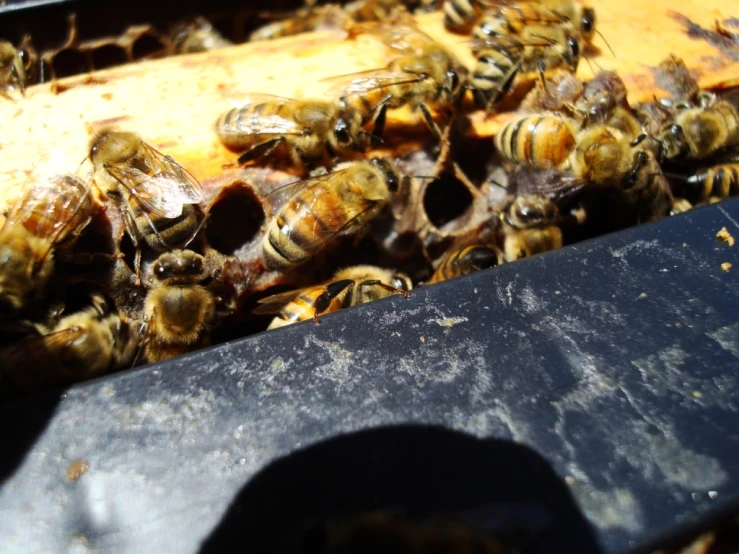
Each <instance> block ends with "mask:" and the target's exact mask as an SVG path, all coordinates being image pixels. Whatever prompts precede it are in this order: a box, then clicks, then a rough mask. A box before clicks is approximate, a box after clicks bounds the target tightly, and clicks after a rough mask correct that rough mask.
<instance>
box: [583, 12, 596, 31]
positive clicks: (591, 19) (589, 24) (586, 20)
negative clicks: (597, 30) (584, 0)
mask: <svg viewBox="0 0 739 554" xmlns="http://www.w3.org/2000/svg"><path fill="white" fill-rule="evenodd" d="M594 26H595V10H593V9H591V8H587V9H584V10H583V12H582V30H583V31H584V32H585V33H590V32H592V30H593V27H594Z"/></svg>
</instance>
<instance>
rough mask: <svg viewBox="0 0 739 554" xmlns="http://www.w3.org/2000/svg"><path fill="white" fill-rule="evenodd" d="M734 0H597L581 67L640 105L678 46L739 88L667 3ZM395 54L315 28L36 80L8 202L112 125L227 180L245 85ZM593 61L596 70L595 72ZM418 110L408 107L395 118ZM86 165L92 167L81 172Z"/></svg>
mask: <svg viewBox="0 0 739 554" xmlns="http://www.w3.org/2000/svg"><path fill="white" fill-rule="evenodd" d="M730 4H731V3H728V2H723V3H722V2H719V1H718V0H705V1H701V2H699V1H697V0H684V1H683V2H680V3H679V4H678V3H675V2H674V0H649V1H648V2H644V1H637V0H628V1H625V0H601V1H599V2H597V3H595V7H596V9H597V13H598V29H599V30H600V32H601V33H602V35H603V37H605V39H606V40H607V41H608V43H609V44H610V47H611V48H612V49H613V51H614V52H615V56H614V55H613V54H611V53H610V51H609V50H608V48H607V47H606V46H605V44H604V42H603V39H602V38H601V37H597V38H596V40H595V42H594V45H595V47H596V48H597V49H598V50H599V51H600V52H599V53H597V54H596V55H594V56H592V58H591V59H590V62H591V63H590V64H588V63H587V62H586V63H581V65H580V70H579V75H580V76H581V77H583V78H589V77H591V76H592V75H593V70H597V67H596V64H597V66H600V67H602V68H605V69H617V70H618V71H619V72H620V73H621V75H622V77H623V79H624V81H625V82H626V84H627V86H628V88H629V94H630V100H631V101H632V102H636V101H644V100H649V99H651V98H652V96H653V95H654V94H655V93H658V92H659V91H656V90H655V87H654V82H653V78H652V74H651V71H650V66H654V65H656V64H657V63H659V61H660V60H662V59H663V58H664V57H665V56H667V55H668V54H670V53H672V52H674V53H675V54H677V55H679V56H680V57H682V58H683V59H684V60H685V62H686V64H687V65H688V67H689V68H691V69H693V70H694V71H696V73H697V74H698V76H699V80H700V83H701V86H703V87H705V88H713V87H732V86H736V85H739V63H738V62H736V61H731V60H730V59H729V57H728V56H727V55H726V54H725V53H724V52H722V51H720V50H719V49H717V48H715V47H713V46H711V45H710V44H708V43H707V42H705V41H703V40H695V39H691V38H690V37H688V36H687V34H686V32H685V29H684V27H683V25H682V24H681V23H680V22H679V21H677V20H676V19H674V18H673V17H671V16H670V10H674V9H676V7H677V8H678V9H679V11H680V13H681V14H683V15H685V16H687V17H688V18H690V19H691V20H693V21H694V22H696V23H698V24H700V25H702V26H704V27H709V28H710V27H712V26H713V24H714V21H715V20H721V19H725V18H728V17H731V16H737V15H739V14H737V13H730V12H729V10H730V9H731V6H730ZM417 20H418V23H419V26H420V27H421V29H422V30H424V31H426V32H427V33H428V34H430V35H431V36H433V37H434V38H435V39H437V40H439V41H440V42H442V43H443V44H445V45H446V46H448V47H449V48H450V49H452V50H453V51H454V52H455V53H457V54H458V55H459V57H460V58H461V59H462V61H463V62H464V63H466V64H468V65H471V64H472V61H473V60H472V57H471V55H470V54H469V52H468V46H467V44H466V40H465V37H461V36H459V35H453V34H450V33H447V32H446V31H445V30H444V28H443V25H442V18H441V14H439V13H434V14H428V15H423V16H419V17H417ZM391 56H392V53H391V52H389V51H388V49H387V48H385V47H384V46H383V45H382V44H381V43H379V42H378V41H377V40H376V39H374V38H372V37H370V36H360V37H358V38H356V39H355V40H347V39H345V38H344V35H343V33H341V32H319V33H312V34H307V35H302V36H298V37H288V38H285V39H280V40H276V41H269V42H261V43H247V44H244V45H240V46H235V47H231V48H227V49H223V50H219V51H214V52H209V53H204V54H193V55H188V56H181V57H173V58H166V59H161V60H153V61H147V62H142V63H138V64H132V65H126V66H122V67H119V68H113V69H110V70H106V71H100V72H96V73H95V74H94V78H92V79H91V78H90V76H88V77H73V78H69V79H65V80H63V81H61V82H59V84H60V85H61V88H62V89H66V90H64V91H63V92H60V93H56V94H55V92H54V90H53V87H52V86H50V85H49V84H41V85H37V86H34V87H30V89H29V90H28V91H27V95H26V97H25V98H21V99H18V100H16V101H10V100H5V99H1V98H0V120H1V121H2V122H3V134H2V138H1V139H0V209H4V208H6V207H7V205H8V203H9V202H10V201H12V199H13V198H15V197H16V195H17V192H18V189H19V187H20V186H22V185H23V184H24V183H25V182H27V180H28V179H29V176H31V175H36V174H40V173H43V172H51V171H54V172H74V171H76V170H77V169H78V168H79V166H80V163H81V162H82V160H83V159H84V158H85V155H86V151H87V143H88V141H89V137H90V135H91V134H92V133H93V132H94V131H95V130H97V129H98V128H100V127H102V126H106V125H117V126H119V127H120V128H124V129H129V130H133V131H136V132H138V133H139V134H141V135H142V137H144V139H145V140H147V141H148V142H149V143H151V144H152V145H153V146H155V147H156V148H158V149H160V150H161V151H163V152H165V153H167V154H170V155H172V156H173V157H174V158H175V159H176V160H178V161H179V162H180V163H181V164H182V165H184V166H185V167H186V168H187V169H189V170H190V171H191V172H192V173H193V174H194V175H195V176H196V177H197V178H198V179H201V180H207V179H210V178H213V177H215V176H217V175H219V174H220V173H221V172H222V171H223V170H222V166H223V164H226V163H229V162H232V161H233V160H234V159H235V157H236V156H235V154H233V153H232V152H229V151H228V150H226V149H225V148H224V147H222V146H221V145H220V143H219V142H218V139H217V137H216V135H215V133H214V131H213V124H214V122H215V120H216V119H217V117H218V116H219V115H220V114H221V113H222V112H223V111H225V110H228V109H229V108H230V107H231V106H232V104H231V103H230V102H229V98H234V97H238V96H239V95H240V94H245V93H247V92H264V93H269V94H277V95H280V96H288V97H310V96H314V97H321V96H322V95H323V93H324V91H325V89H326V88H327V86H326V85H327V84H326V83H325V82H322V81H321V79H324V78H327V77H331V76H334V75H337V74H346V73H352V72H355V71H361V70H365V69H371V68H376V67H383V66H384V65H386V64H387V62H388V61H389V59H390V58H391ZM591 66H592V69H591ZM408 117H413V116H412V115H411V116H409V114H405V113H403V112H402V111H399V112H394V113H392V114H390V120H391V122H392V121H393V120H395V121H396V123H397V122H404V121H405V118H408ZM506 118H507V116H506V114H500V115H497V116H495V117H485V114H482V113H476V114H473V117H472V119H473V122H474V133H475V134H477V135H479V136H492V134H494V133H495V131H496V129H497V128H498V127H499V125H500V123H501V121H504V120H505V119H506ZM80 171H81V172H84V171H85V170H84V168H82V169H80Z"/></svg>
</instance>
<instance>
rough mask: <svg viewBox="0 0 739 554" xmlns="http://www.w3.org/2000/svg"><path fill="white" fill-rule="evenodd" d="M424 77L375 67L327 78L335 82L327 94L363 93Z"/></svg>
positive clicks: (348, 94)
mask: <svg viewBox="0 0 739 554" xmlns="http://www.w3.org/2000/svg"><path fill="white" fill-rule="evenodd" d="M423 78H424V77H423V76H422V75H414V74H412V73H407V72H405V71H391V70H389V69H373V70H369V71H363V72H360V73H354V74H350V75H341V76H339V77H332V78H331V79H326V81H328V82H333V85H332V86H331V87H330V88H329V89H328V90H327V91H326V93H325V94H327V95H328V96H336V97H343V96H355V95H362V94H367V93H368V92H371V91H373V90H379V89H384V88H387V87H391V86H393V85H402V84H408V83H417V82H419V81H421V80H423Z"/></svg>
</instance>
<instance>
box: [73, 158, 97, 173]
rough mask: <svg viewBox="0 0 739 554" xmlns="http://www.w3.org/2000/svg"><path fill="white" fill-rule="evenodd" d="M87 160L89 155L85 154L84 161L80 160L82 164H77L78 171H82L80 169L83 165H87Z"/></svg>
mask: <svg viewBox="0 0 739 554" xmlns="http://www.w3.org/2000/svg"><path fill="white" fill-rule="evenodd" d="M86 161H87V156H85V157H84V158H82V161H81V162H80V165H78V166H77V173H79V172H80V169H82V166H83V165H85V162H86ZM93 171H94V170H93Z"/></svg>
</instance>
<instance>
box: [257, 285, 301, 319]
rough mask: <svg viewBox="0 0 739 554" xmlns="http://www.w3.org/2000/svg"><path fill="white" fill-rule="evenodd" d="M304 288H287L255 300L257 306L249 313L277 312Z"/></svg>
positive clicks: (265, 313) (264, 313)
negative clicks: (287, 289)
mask: <svg viewBox="0 0 739 554" xmlns="http://www.w3.org/2000/svg"><path fill="white" fill-rule="evenodd" d="M304 290H305V289H296V290H289V291H286V292H280V293H277V294H272V295H270V296H267V297H265V298H262V299H260V300H259V301H258V302H257V303H258V304H259V306H257V307H256V308H254V309H253V310H252V312H251V313H253V314H254V315H267V314H276V313H279V311H280V310H282V308H283V307H285V306H286V305H287V304H289V303H290V302H292V301H293V300H295V298H296V297H297V296H298V295H299V294H300V293H301V292H303V291H304Z"/></svg>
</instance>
